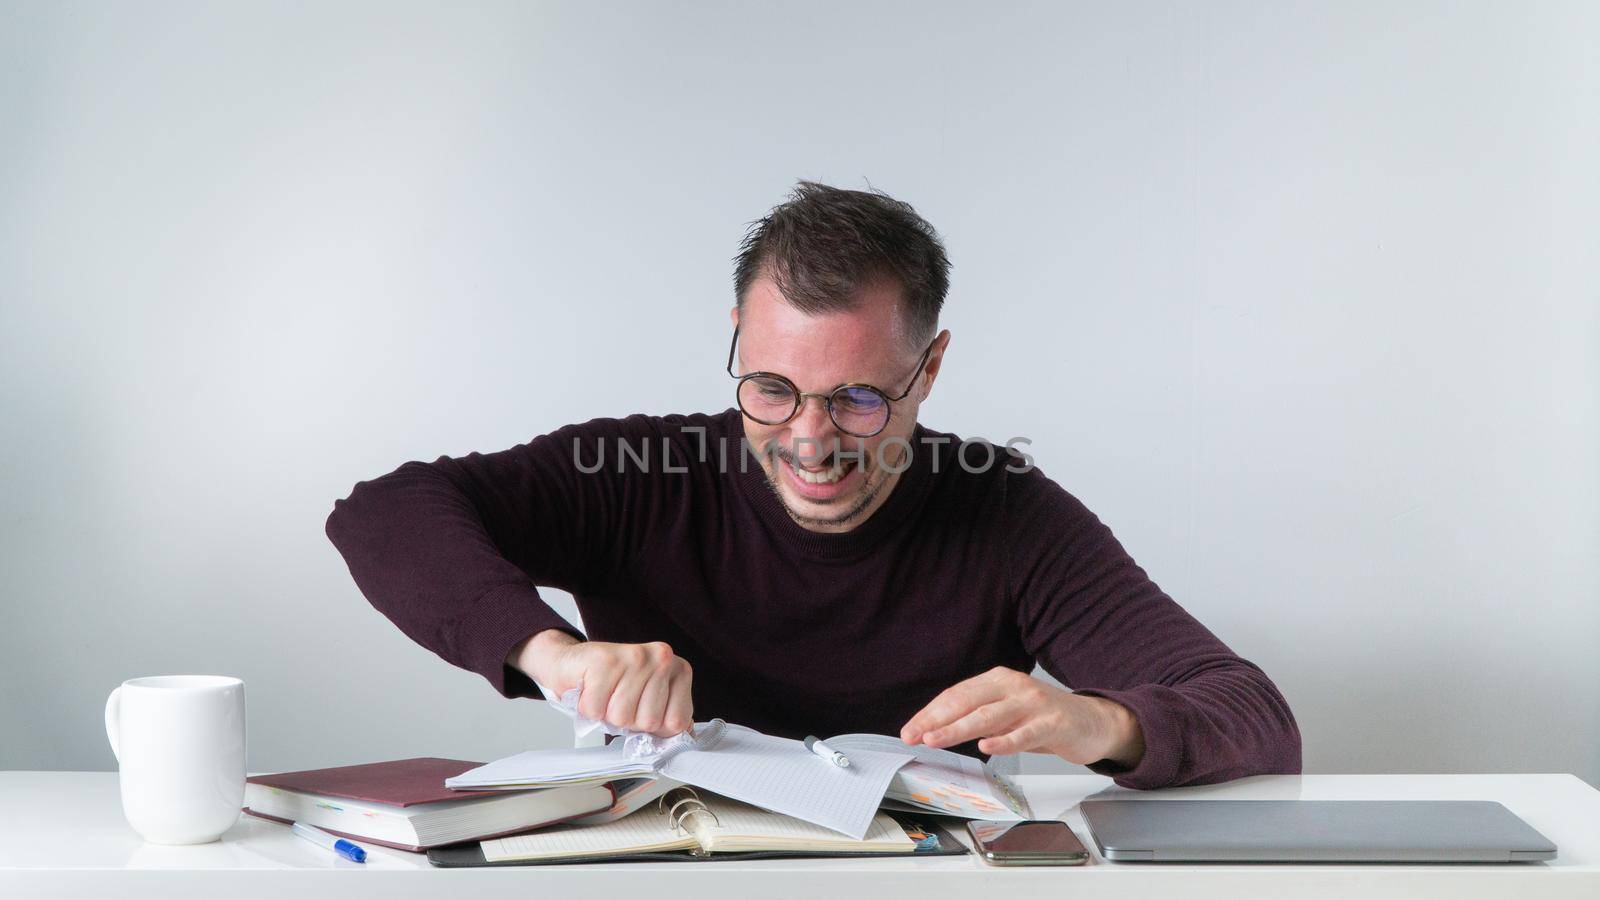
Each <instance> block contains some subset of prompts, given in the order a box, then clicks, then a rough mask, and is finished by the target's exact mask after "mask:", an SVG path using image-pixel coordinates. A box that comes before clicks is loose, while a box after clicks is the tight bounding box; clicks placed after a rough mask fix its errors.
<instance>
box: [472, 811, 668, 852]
mask: <svg viewBox="0 0 1600 900" xmlns="http://www.w3.org/2000/svg"><path fill="white" fill-rule="evenodd" d="M478 845H479V846H480V847H482V848H483V858H484V860H485V861H486V862H500V861H503V860H512V859H556V858H559V857H563V856H596V855H600V854H611V853H646V852H649V851H652V850H681V849H686V848H689V847H693V846H696V843H695V840H694V838H692V837H688V836H686V835H684V834H683V832H680V831H673V830H672V826H671V824H670V822H669V821H668V820H667V817H666V816H665V815H662V814H659V813H657V812H655V811H654V810H640V811H639V812H637V813H635V814H634V815H631V816H628V817H627V818H625V819H618V820H617V821H615V822H607V823H606V824H604V825H586V826H582V827H574V826H570V825H557V826H555V827H554V828H549V829H546V830H544V831H535V832H533V833H532V834H518V835H513V836H511V837H503V838H497V839H495V840H492V841H479V842H478Z"/></svg>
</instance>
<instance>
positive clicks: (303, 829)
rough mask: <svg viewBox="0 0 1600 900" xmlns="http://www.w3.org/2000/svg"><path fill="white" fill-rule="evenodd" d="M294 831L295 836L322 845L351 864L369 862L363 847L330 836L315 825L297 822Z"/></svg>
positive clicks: (333, 835) (336, 836) (335, 836)
mask: <svg viewBox="0 0 1600 900" xmlns="http://www.w3.org/2000/svg"><path fill="white" fill-rule="evenodd" d="M293 830H294V833H295V834H298V835H300V836H301V837H303V838H305V839H306V840H308V841H310V842H311V843H313V844H321V845H322V846H324V847H327V848H328V849H329V850H332V851H333V852H335V853H337V854H339V855H340V856H342V857H344V858H345V859H348V860H350V861H351V862H358V863H364V862H366V861H367V851H365V850H363V849H361V845H359V844H352V843H351V842H349V841H347V840H345V839H344V838H342V837H339V836H338V835H335V834H329V833H327V832H326V831H323V830H322V829H321V828H318V827H316V826H315V825H307V824H305V823H304V822H296V823H294V829H293Z"/></svg>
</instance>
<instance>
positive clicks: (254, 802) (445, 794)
mask: <svg viewBox="0 0 1600 900" xmlns="http://www.w3.org/2000/svg"><path fill="white" fill-rule="evenodd" d="M481 765H482V763H477V762H470V761H467V760H460V759H439V758H435V757H418V758H414V759H396V760H390V761H387V762H377V763H367V764H365V765H359V766H339V767H336V768H331V769H310V770H306V771H302V772H284V773H280V774H277V775H253V776H251V777H250V778H248V779H246V782H245V792H244V801H245V809H244V811H245V812H247V813H249V814H250V815H253V816H260V817H261V818H264V819H272V820H274V821H277V822H283V823H285V824H290V823H293V822H305V823H306V824H308V825H315V826H316V827H318V828H321V829H323V830H324V831H329V832H332V833H333V834H337V835H339V836H340V837H345V838H349V839H351V840H357V841H368V842H371V843H374V844H382V845H383V846H385V847H393V848H395V849H397V850H411V851H414V852H421V851H425V850H427V849H428V848H430V847H441V846H445V845H448V844H457V843H461V842H463V841H477V840H484V839H488V838H496V837H501V836H504V835H510V834H518V833H520V832H524V831H528V830H530V829H535V828H542V827H544V826H546V825H552V824H555V823H557V822H566V821H571V820H574V819H580V818H583V817H585V816H591V815H599V816H604V815H605V814H606V813H607V812H608V811H610V810H611V808H612V806H613V805H614V802H615V799H616V794H615V793H614V791H613V788H612V787H611V785H607V784H588V785H575V786H571V787H559V788H548V789H545V790H524V791H509V792H503V793H494V794H463V793H462V792H461V791H453V790H450V789H449V788H447V787H445V786H444V782H445V779H446V778H454V777H455V776H457V775H460V774H462V773H464V772H467V771H470V770H472V769H474V768H477V767H479V766H481Z"/></svg>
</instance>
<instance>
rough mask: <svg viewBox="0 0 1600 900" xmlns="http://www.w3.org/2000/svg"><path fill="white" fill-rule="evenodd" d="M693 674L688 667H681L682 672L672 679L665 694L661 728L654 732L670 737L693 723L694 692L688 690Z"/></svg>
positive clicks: (687, 728)
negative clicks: (664, 708)
mask: <svg viewBox="0 0 1600 900" xmlns="http://www.w3.org/2000/svg"><path fill="white" fill-rule="evenodd" d="M692 679H693V675H692V673H691V672H690V671H689V667H688V666H687V665H685V666H684V667H683V673H682V674H681V675H679V676H678V677H677V678H674V679H672V689H671V690H670V691H669V692H668V696H667V715H666V718H665V719H664V720H663V721H662V723H661V730H660V731H658V732H656V733H657V734H658V735H660V736H661V737H671V736H673V735H675V734H682V733H683V732H685V731H688V730H689V726H691V725H693V724H694V694H693V693H692V692H691V690H690V686H691V683H692Z"/></svg>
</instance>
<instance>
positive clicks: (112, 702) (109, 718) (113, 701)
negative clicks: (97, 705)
mask: <svg viewBox="0 0 1600 900" xmlns="http://www.w3.org/2000/svg"><path fill="white" fill-rule="evenodd" d="M106 737H107V738H108V739H110V741H111V755H112V756H115V757H116V758H117V763H118V764H119V765H120V764H121V763H122V752H121V751H120V750H118V749H117V748H118V745H120V744H121V743H122V740H121V737H122V685H120V684H119V685H117V686H116V687H115V688H113V689H112V691H111V696H109V697H107V698H106Z"/></svg>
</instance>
